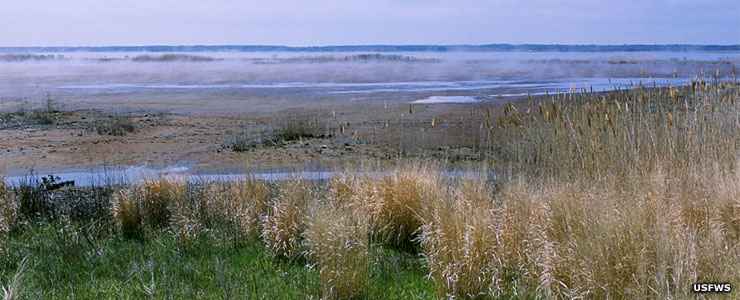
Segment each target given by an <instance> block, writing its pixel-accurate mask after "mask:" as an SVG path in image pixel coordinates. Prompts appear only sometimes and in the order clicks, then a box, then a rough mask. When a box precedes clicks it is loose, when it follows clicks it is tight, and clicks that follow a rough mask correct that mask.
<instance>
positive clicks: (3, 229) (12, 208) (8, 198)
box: [0, 176, 18, 252]
mask: <svg viewBox="0 0 740 300" xmlns="http://www.w3.org/2000/svg"><path fill="white" fill-rule="evenodd" d="M17 214H18V204H17V203H16V200H15V194H14V193H12V191H10V190H8V188H7V186H6V185H5V179H4V178H3V177H1V176H0V239H2V238H3V236H4V235H5V234H7V233H8V232H10V230H11V229H12V228H13V225H14V224H15V221H16V218H17ZM2 249H3V247H1V246H0V252H2Z"/></svg>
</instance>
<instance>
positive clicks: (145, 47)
mask: <svg viewBox="0 0 740 300" xmlns="http://www.w3.org/2000/svg"><path fill="white" fill-rule="evenodd" d="M19 50H20V51H23V50H26V51H34V50H35V51H40V50H46V51H59V52H73V51H82V50H90V51H95V50H107V51H113V52H117V51H137V50H139V51H147V52H164V51H186V52H188V51H199V50H201V51H202V50H214V51H219V50H220V51H245V52H247V51H327V52H329V51H378V52H383V51H388V52H392V51H404V50H406V51H430V52H439V51H497V50H498V51H671V50H673V51H692V50H693V51H740V44H687V43H668V44H660V43H656V44H650V43H624V44H597V43H589V44H575V43H516V44H515V43H489V44H345V45H342V44H335V45H314V46H288V45H278V44H141V45H134V44H131V45H125V44H118V45H115V44H112V45H97V46H0V52H8V51H19Z"/></svg>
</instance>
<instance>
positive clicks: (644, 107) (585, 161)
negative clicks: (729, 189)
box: [489, 81, 740, 181]
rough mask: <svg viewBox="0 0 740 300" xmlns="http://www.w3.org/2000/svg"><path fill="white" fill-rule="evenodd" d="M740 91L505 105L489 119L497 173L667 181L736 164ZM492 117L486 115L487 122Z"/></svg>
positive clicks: (699, 88) (709, 89)
mask: <svg viewBox="0 0 740 300" xmlns="http://www.w3.org/2000/svg"><path fill="white" fill-rule="evenodd" d="M739 93H740V88H738V87H737V86H736V85H734V84H731V83H720V82H715V83H707V82H705V81H697V82H694V83H692V85H691V86H688V87H669V88H647V87H642V86H640V87H637V88H636V89H632V90H624V91H618V92H613V93H607V94H591V93H580V94H562V95H557V96H553V97H551V98H550V99H548V100H545V101H537V102H535V101H531V102H530V103H528V104H525V105H520V106H515V105H508V106H507V107H506V108H505V109H504V110H503V111H502V114H501V115H499V116H497V118H496V120H495V121H491V122H489V124H490V130H491V138H492V140H494V141H497V145H496V146H495V148H496V149H495V154H494V157H495V159H496V160H497V161H499V162H502V163H503V165H500V167H501V172H500V173H501V174H502V175H505V174H517V175H522V174H526V175H527V176H530V177H532V178H546V179H549V180H560V181H563V180H570V179H573V180H580V179H582V178H583V179H589V180H591V179H597V180H621V179H618V178H614V176H618V177H621V178H625V177H629V176H632V175H642V176H645V175H648V174H650V173H653V172H655V170H656V169H657V168H659V167H660V168H662V169H663V171H664V172H668V173H669V174H668V175H669V176H672V175H673V174H674V173H675V174H679V173H687V172H693V171H696V170H698V169H701V168H709V167H712V165H713V164H715V163H717V164H720V165H721V166H723V168H721V169H720V171H722V172H732V171H733V169H734V167H735V164H736V160H737V150H738V148H737V147H738V143H737V134H738V115H739V114H738V107H737V104H738V103H737V101H738V99H739V98H740V96H739V95H740V94H739ZM492 118H493V117H492Z"/></svg>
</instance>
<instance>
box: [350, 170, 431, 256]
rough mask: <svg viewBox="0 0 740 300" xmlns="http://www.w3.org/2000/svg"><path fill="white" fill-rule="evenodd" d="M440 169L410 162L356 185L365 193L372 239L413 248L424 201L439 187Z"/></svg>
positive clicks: (420, 221)
mask: <svg viewBox="0 0 740 300" xmlns="http://www.w3.org/2000/svg"><path fill="white" fill-rule="evenodd" d="M439 177H440V173H439V169H438V168H437V166H435V165H431V164H410V165H405V166H402V167H399V168H397V169H396V170H393V171H392V172H391V174H390V175H388V176H384V177H383V178H381V179H379V180H374V181H372V180H365V184H367V185H369V186H367V187H364V188H359V189H358V193H361V195H362V196H364V197H366V200H364V201H363V202H364V203H366V205H367V206H368V208H367V210H368V211H369V214H370V216H371V219H370V222H371V226H372V228H371V230H372V235H373V236H374V238H375V239H379V240H380V241H383V242H385V243H387V244H389V245H392V246H395V247H399V248H401V249H413V248H414V247H415V244H416V243H415V239H416V237H417V234H418V233H419V230H420V228H421V225H422V220H423V216H424V214H425V213H426V211H425V209H426V208H427V207H428V205H427V202H431V201H434V199H435V198H436V197H438V196H439V194H440V193H441V192H440V189H441V185H442V183H441V181H440V178H439Z"/></svg>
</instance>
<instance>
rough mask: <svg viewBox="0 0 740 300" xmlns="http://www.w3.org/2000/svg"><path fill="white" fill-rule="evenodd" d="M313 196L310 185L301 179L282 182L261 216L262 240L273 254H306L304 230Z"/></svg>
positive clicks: (287, 255)
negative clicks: (264, 213)
mask: <svg viewBox="0 0 740 300" xmlns="http://www.w3.org/2000/svg"><path fill="white" fill-rule="evenodd" d="M314 196H315V195H314V192H313V191H312V189H311V186H310V185H309V184H308V183H307V182H305V181H302V180H297V179H295V180H290V181H287V182H284V183H282V184H281V185H280V188H279V192H278V196H277V198H276V199H275V200H274V201H273V203H271V205H270V207H269V208H268V213H267V214H266V215H265V216H264V217H263V218H262V235H261V236H262V240H263V241H264V243H265V245H266V246H267V248H268V249H269V250H270V251H271V252H272V253H273V254H274V255H276V256H279V257H285V258H297V257H300V256H302V255H303V252H304V248H303V232H304V231H305V228H306V218H307V215H308V207H309V204H310V203H312V202H313V201H315V199H314Z"/></svg>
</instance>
